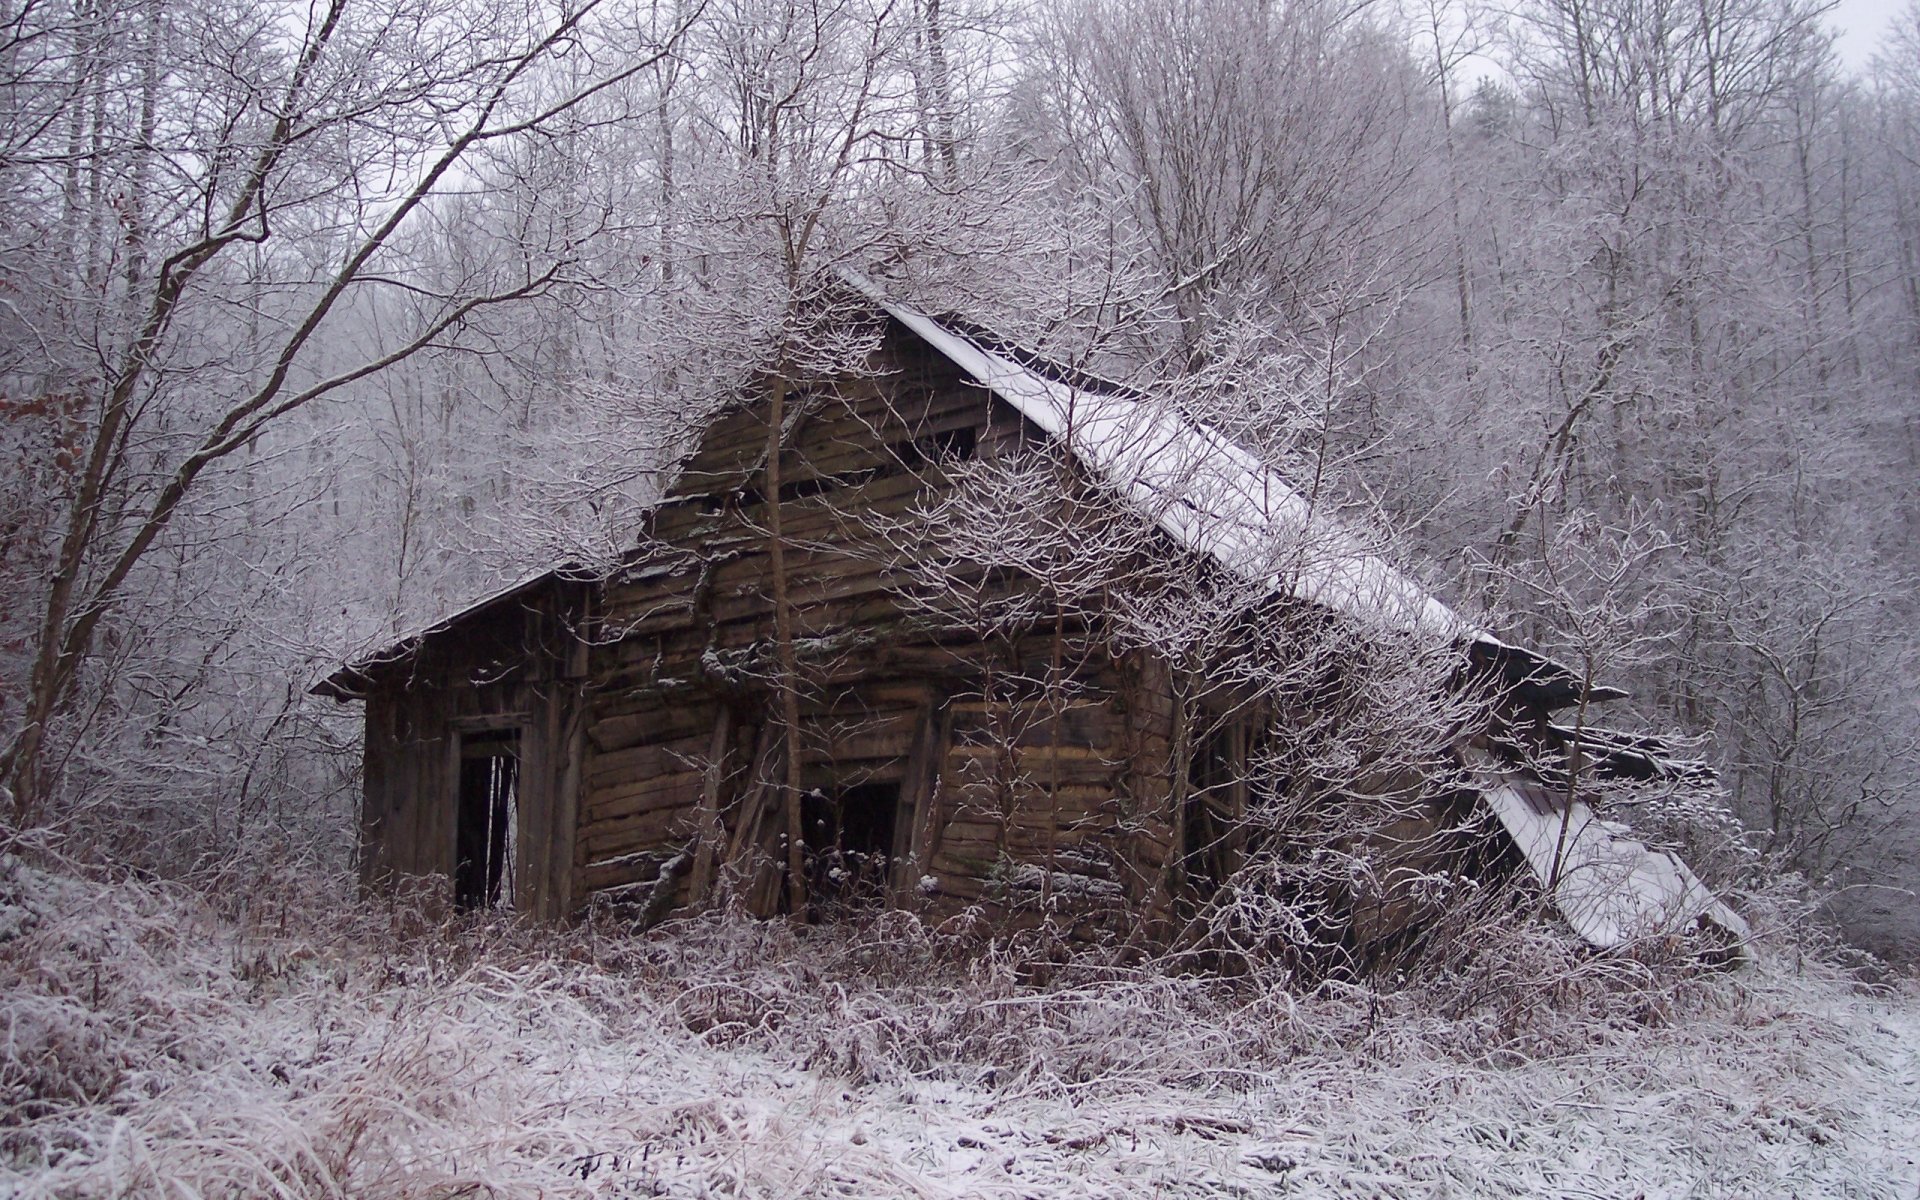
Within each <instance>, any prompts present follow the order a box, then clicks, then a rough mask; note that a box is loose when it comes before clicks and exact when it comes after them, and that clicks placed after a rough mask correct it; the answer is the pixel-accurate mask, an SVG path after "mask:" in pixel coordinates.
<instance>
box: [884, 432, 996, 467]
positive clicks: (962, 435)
mask: <svg viewBox="0 0 1920 1200" xmlns="http://www.w3.org/2000/svg"><path fill="white" fill-rule="evenodd" d="M978 443H979V431H978V430H976V429H975V428H974V427H973V426H971V425H963V426H961V427H960V428H959V429H948V430H943V431H942V432H940V433H930V434H927V435H926V436H925V437H917V438H913V439H911V440H909V441H904V442H895V443H894V444H893V445H892V446H891V447H890V449H891V450H892V451H893V456H894V457H895V458H897V459H899V460H900V465H901V466H903V467H905V468H906V469H907V470H909V471H911V470H914V469H915V468H917V467H923V466H926V465H927V464H929V463H932V464H935V465H940V464H944V463H956V462H965V461H966V460H967V459H969V458H972V457H973V453H974V450H975V449H976V448H977V446H978Z"/></svg>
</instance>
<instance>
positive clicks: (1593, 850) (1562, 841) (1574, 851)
mask: <svg viewBox="0 0 1920 1200" xmlns="http://www.w3.org/2000/svg"><path fill="white" fill-rule="evenodd" d="M1480 793H1481V796H1482V797H1483V798H1484V799H1485V800H1486V803H1487V807H1488V808H1490V809H1491V810H1492V811H1493V814H1494V815H1495V816H1496V817H1498V818H1499V819H1500V824H1501V825H1502V826H1504V827H1505V829H1506V831H1507V833H1508V835H1509V836H1511V837H1512V838H1513V841H1514V844H1515V845H1516V846H1518V847H1519V848H1520V852H1521V854H1522V855H1524V856H1525V857H1526V860H1527V865H1528V866H1530V867H1532V868H1533V873H1534V874H1535V875H1536V876H1538V877H1539V879H1540V882H1541V883H1542V884H1543V885H1544V886H1545V887H1546V888H1547V892H1548V894H1549V895H1550V896H1551V897H1552V899H1553V904H1554V907H1555V908H1557V909H1558V910H1559V911H1560V914H1561V916H1563V917H1565V918H1566V921H1567V924H1568V925H1570V926H1572V927H1573V930H1574V932H1575V933H1578V934H1579V935H1580V936H1581V937H1583V938H1585V939H1586V940H1587V941H1588V942H1589V943H1591V944H1592V945H1594V946H1598V947H1600V948H1602V949H1608V950H1611V949H1614V948H1616V947H1619V946H1625V945H1628V944H1630V943H1633V942H1638V941H1643V940H1646V939H1651V938H1661V937H1667V936H1671V935H1674V934H1678V933H1681V932H1684V931H1685V930H1686V929H1688V928H1689V927H1691V926H1693V925H1695V924H1696V923H1698V922H1699V921H1701V920H1703V919H1704V920H1706V921H1708V922H1710V923H1712V924H1713V925H1717V926H1719V927H1720V928H1721V929H1722V930H1724V931H1725V932H1726V933H1728V934H1730V935H1731V936H1732V937H1733V938H1734V939H1735V941H1736V942H1737V943H1742V944H1744V943H1745V941H1746V940H1747V937H1748V930H1747V923H1746V922H1745V921H1744V920H1742V919H1741V917H1740V915H1739V914H1738V913H1736V912H1734V911H1733V910H1732V909H1730V908H1728V907H1727V906H1726V905H1725V904H1723V903H1722V902H1721V901H1720V899H1719V898H1718V897H1716V896H1715V895H1714V894H1713V892H1712V891H1711V890H1709V889H1708V887H1707V886H1706V885H1705V884H1704V883H1701V882H1700V879H1699V877H1698V876H1696V875H1695V874H1694V873H1693V872H1692V871H1691V870H1689V869H1688V868H1687V865H1686V864H1685V863H1683V862H1681V861H1680V860H1679V858H1677V857H1676V856H1674V855H1673V854H1671V853H1669V852H1668V851H1665V850H1656V849H1653V848H1652V847H1650V846H1648V845H1646V844H1645V843H1643V842H1640V841H1637V840H1636V839H1634V838H1633V837H1632V836H1630V834H1629V833H1628V831H1627V829H1626V828H1625V827H1624V826H1622V825H1619V824H1616V823H1614V822H1612V821H1606V820H1602V819H1601V817H1600V816H1599V814H1597V813H1595V812H1594V811H1593V809H1591V808H1589V807H1588V806H1587V805H1586V804H1585V803H1583V802H1582V801H1579V800H1574V801H1572V802H1568V801H1567V799H1566V798H1565V797H1564V796H1557V795H1554V794H1553V793H1551V792H1549V791H1548V790H1547V789H1545V788H1543V787H1541V786H1540V785H1539V784H1537V783H1534V782H1532V781H1531V780H1528V779H1524V778H1522V777H1519V776H1517V775H1515V774H1513V773H1511V772H1509V771H1505V770H1501V769H1498V768H1491V769H1483V770H1482V772H1481V780H1480Z"/></svg>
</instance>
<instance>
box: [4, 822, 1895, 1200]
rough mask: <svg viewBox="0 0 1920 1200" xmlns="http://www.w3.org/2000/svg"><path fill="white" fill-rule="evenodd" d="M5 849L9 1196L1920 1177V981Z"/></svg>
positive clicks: (1779, 964)
mask: <svg viewBox="0 0 1920 1200" xmlns="http://www.w3.org/2000/svg"><path fill="white" fill-rule="evenodd" d="M222 894H224V895H229V896H236V895H237V896H243V897H245V898H246V900H245V902H244V904H236V905H235V906H234V910H233V911H219V910H217V909H216V908H215V907H213V906H212V905H210V904H209V903H208V902H207V901H206V900H205V899H204V898H203V893H201V892H197V891H191V890H187V889H184V888H180V887H175V886H163V885H157V884H151V883H139V882H134V881H121V882H117V883H103V882H98V881H91V880H86V879H81V878H78V877H76V876H75V875H73V874H71V873H66V874H62V873H55V872H51V871H47V870H42V869H36V868H34V867H30V866H28V865H26V864H25V863H23V862H21V861H20V860H18V859H14V858H8V859H0V988H3V989H4V990H3V992H0V1028H4V1030H5V1042H4V1046H3V1047H0V1191H11V1192H13V1193H16V1194H19V1195H22V1196H103V1197H104V1196H154V1197H160V1196H168V1197H173V1196H256V1195H277V1196H301V1197H305V1196H353V1197H412V1196H419V1197H427V1196H435V1197H446V1196H454V1195H483V1196H484V1195H493V1196H535V1195H540V1196H571V1195H579V1196H679V1197H700V1196H728V1197H748V1196H764V1197H770V1198H771V1197H782V1198H784V1197H796V1196H968V1197H974V1196H980V1197H994V1196H1006V1197H1015V1196H1020V1197H1067V1196H1079V1197H1093V1196H1137V1195H1160V1196H1191V1197H1202V1196H1205V1197H1228V1196H1249V1195H1269V1194H1276V1193H1280V1192H1285V1193H1286V1194H1299V1195H1308V1196H1315V1195H1324V1196H1404V1197H1416V1196H1417V1197H1428V1196H1440V1195H1451V1196H1480V1195H1492V1196H1501V1195H1505V1196H1632V1195H1635V1194H1644V1195H1646V1196H1649V1197H1651V1196H1713V1195H1729V1196H1732V1195H1741V1196H1747V1195H1752V1196H1783V1195H1785V1196H1793V1195H1801V1196H1863V1197H1864V1196H1873V1197H1880V1196H1886V1197H1894V1196H1900V1197H1911V1196H1912V1195H1913V1194H1914V1192H1915V1189H1916V1187H1917V1186H1920V1166H1916V1162H1915V1152H1914V1150H1913V1149H1912V1147H1914V1146H1916V1145H1920V1079H1916V1070H1917V1069H1920V1068H1917V1066H1916V1060H1915V1049H1916V1047H1917V1046H1920V1015H1917V1014H1920V998H1917V997H1916V995H1915V994H1914V992H1913V991H1912V990H1910V989H1907V990H1892V991H1888V990H1884V989H1883V990H1882V991H1881V992H1879V993H1877V994H1868V993H1864V992H1861V991H1859V990H1857V989H1855V988H1852V987H1850V986H1849V985H1848V984H1847V983H1846V982H1845V981H1844V980H1843V979H1841V978H1840V977H1839V976H1838V974H1837V973H1835V972H1832V971H1829V970H1826V969H1821V968H1812V967H1805V968H1804V969H1802V970H1799V971H1795V970H1792V969H1790V967H1791V965H1792V964H1790V963H1787V962H1784V961H1782V960H1783V959H1784V957H1785V956H1784V955H1783V954H1782V953H1780V952H1778V951H1777V950H1776V951H1771V952H1770V951H1768V950H1766V949H1765V948H1763V950H1762V954H1761V962H1760V964H1759V966H1758V967H1757V968H1755V969H1754V970H1751V971H1748V972H1746V973H1744V974H1742V975H1741V976H1739V977H1729V976H1723V975H1691V976H1690V975H1688V974H1687V973H1685V972H1680V971H1675V970H1673V969H1672V968H1670V967H1667V968H1659V967H1650V966H1646V965H1642V964H1633V963H1620V962H1595V961H1594V960H1592V959H1587V958H1585V957H1584V956H1581V955H1578V954H1575V953H1573V952H1572V951H1570V950H1569V948H1568V947H1567V946H1566V945H1565V944H1564V943H1562V942H1560V941H1559V940H1558V939H1557V938H1555V937H1553V936H1552V935H1551V934H1550V933H1549V932H1547V931H1544V930H1542V929H1540V928H1539V927H1537V926H1527V925H1520V924H1516V925H1513V926H1511V927H1506V928H1502V929H1499V930H1495V931H1492V932H1491V933H1490V934H1489V937H1490V938H1498V939H1501V940H1500V941H1498V942H1497V943H1495V942H1490V943H1489V945H1488V946H1487V947H1486V949H1485V951H1484V952H1483V953H1481V954H1479V955H1477V956H1475V957H1474V958H1472V959H1471V960H1469V961H1468V963H1467V965H1465V966H1463V967H1461V968H1459V969H1457V970H1455V971H1452V972H1450V973H1448V974H1446V975H1444V976H1441V977H1436V978H1432V979H1427V980H1423V981H1420V982H1417V983H1414V984H1407V985H1404V986H1401V987H1399V988H1398V989H1397V990H1391V991H1381V990H1377V989H1372V988H1360V987H1355V986H1350V985H1348V986H1342V985H1326V986H1323V987H1321V988H1319V989H1317V990H1315V991H1313V992H1311V993H1308V994H1304V995H1292V994H1289V993H1288V992H1286V991H1284V990H1280V989H1274V988H1261V987H1256V986H1253V985H1251V984H1248V983H1245V982H1242V983H1239V984H1232V985H1229V984H1223V983H1220V982H1218V981H1210V980H1207V979H1205V978H1202V977H1198V976H1192V977H1187V976H1177V975H1170V974H1166V973H1163V972H1159V971H1154V970H1150V969H1136V970H1122V969H1119V968H1115V967H1112V966H1110V965H1109V966H1098V965H1095V964H1087V963H1079V964H1074V963H1069V964H1068V965H1067V966H1065V967H1063V968H1062V969H1060V970H1058V971H1056V972H1055V973H1054V975H1053V978H1052V979H1051V980H1050V981H1049V982H1048V983H1046V984H1045V985H1044V986H1035V985H1031V984H1023V983H1022V982H1020V978H1021V971H1020V969H1019V968H1020V967H1021V965H1022V963H1023V962H1024V961H1025V959H1026V954H1025V952H1023V951H1021V950H1019V949H1017V948H1007V947H1000V948H995V947H992V946H987V947H984V948H983V947H980V946H974V945H967V944H963V943H959V942H956V941H954V940H953V939H950V938H943V937H937V936H934V935H932V934H929V933H927V932H925V931H924V930H922V929H921V928H920V927H919V926H917V925H916V924H914V923H913V922H912V921H910V920H908V919H906V918H903V917H898V916H895V917H891V918H886V919H881V920H877V921H875V922H872V923H869V924H867V925H865V926H862V927H859V928H855V929H847V930H841V931H837V932H834V933H830V934H822V933H820V932H818V931H794V930H791V929H788V928H786V927H784V926H779V925H761V924H754V923H751V922H745V921H741V920H737V919H733V918H729V917H726V916H724V915H722V916H713V917H708V918H703V919H700V920H696V921H690V922H684V923H681V924H679V925H677V926H673V927H670V928H668V929H666V930H663V931H656V932H655V933H654V934H652V935H649V936H647V937H645V938H632V937H627V936H625V935H621V934H616V933H611V932H609V931H607V930H605V929H594V928H586V929H580V930H575V931H571V932H568V933H565V934H556V933H554V932H552V931H534V930H527V929H521V928H516V927H514V926H513V925H511V924H509V923H504V922H493V923H472V924H466V925H462V926H444V927H443V926H434V925H430V924H426V923H423V922H420V921H418V920H417V919H416V918H414V917H412V916H411V915H410V914H409V913H407V912H406V911H405V910H401V909H385V910H382V909H376V908H372V907H368V906H354V905H346V904H343V903H342V901H341V900H340V896H339V890H338V889H335V888H330V887H327V886H324V883H323V881H316V880H314V879H313V878H311V877H310V876H307V875H303V874H300V873H298V872H291V873H282V874H281V876H280V877H279V878H278V879H277V880H274V881H272V882H271V883H270V882H268V881H267V879H265V878H264V877H263V878H258V879H252V880H246V879H240V880H232V881H229V885H228V887H227V888H226V889H225V890H224V891H223V892H222Z"/></svg>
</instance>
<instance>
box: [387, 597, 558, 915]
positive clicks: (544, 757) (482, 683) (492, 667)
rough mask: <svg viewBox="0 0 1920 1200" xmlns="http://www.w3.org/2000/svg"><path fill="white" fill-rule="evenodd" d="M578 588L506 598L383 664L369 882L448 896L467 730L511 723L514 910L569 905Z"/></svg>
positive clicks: (551, 910) (548, 911)
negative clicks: (421, 887) (413, 882)
mask: <svg viewBox="0 0 1920 1200" xmlns="http://www.w3.org/2000/svg"><path fill="white" fill-rule="evenodd" d="M581 591H582V589H579V588H572V587H564V586H558V585H556V586H555V587H553V588H550V589H542V590H540V591H537V592H534V593H531V594H528V595H525V596H518V597H514V598H511V599H509V600H506V601H503V602H501V603H500V604H499V605H497V606H495V607H494V608H493V609H492V610H489V611H483V612H480V613H476V614H472V615H471V616H470V617H469V618H468V619H467V620H466V621H464V622H463V623H462V625H461V627H460V628H459V629H458V630H457V631H454V632H455V634H456V635H455V636H445V637H429V638H427V639H425V641H424V642H423V643H422V645H421V647H420V649H419V651H418V652H417V654H416V655H415V656H414V657H412V658H410V659H408V660H406V661H404V662H401V663H396V664H392V665H391V666H390V667H388V668H386V669H382V670H379V671H377V672H376V673H375V680H374V686H373V687H372V689H371V690H370V692H369V694H368V696H367V710H366V719H367V728H366V786H365V793H364V797H363V800H362V805H361V828H360V836H361V845H360V870H361V876H362V880H363V882H364V883H366V884H367V885H369V886H371V887H387V886H391V885H392V884H394V883H395V882H397V881H399V880H401V879H404V878H407V877H419V878H423V879H425V880H426V881H427V886H428V887H429V888H430V889H431V891H432V892H433V894H435V895H437V896H438V897H439V898H440V899H441V900H442V901H443V902H450V901H451V898H452V875H453V868H454V856H455V855H454V836H455V828H454V821H455V814H456V810H457V805H456V803H455V791H456V789H457V787H458V784H459V770H460V766H459V756H460V740H461V738H462V737H463V736H465V735H468V734H472V733H480V732H490V731H501V730H511V731H514V732H516V733H518V734H519V743H518V749H519V756H520V766H519V776H518V805H519V812H518V841H517V844H516V880H515V897H514V900H515V907H516V908H518V909H520V910H521V911H527V912H532V913H535V914H538V915H540V916H545V917H559V916H564V915H565V914H566V913H567V912H568V911H570V909H571V906H572V894H571V892H572V886H573V882H574V881H573V870H572V864H573V856H574V852H573V829H574V819H575V818H574V812H573V808H574V797H575V796H577V794H578V790H579V788H578V764H579V762H580V757H581V756H580V752H579V742H580V740H581V729H580V717H581V713H582V711H583V706H582V703H581V699H582V693H583V687H582V684H583V680H582V679H581V678H580V675H581V673H582V671H583V670H584V667H585V661H584V658H583V657H582V656H581V655H580V654H578V653H577V651H576V650H575V646H576V644H577V643H576V642H575V639H574V638H573V636H572V632H571V630H572V625H573V623H574V622H575V621H576V620H577V619H578V615H579V614H578V606H579V604H580V602H581V599H580V594H581Z"/></svg>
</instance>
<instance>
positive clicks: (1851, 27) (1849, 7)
mask: <svg viewBox="0 0 1920 1200" xmlns="http://www.w3.org/2000/svg"><path fill="white" fill-rule="evenodd" d="M1906 5H1907V0H1839V3H1837V4H1836V5H1834V7H1833V10H1832V11H1831V12H1829V13H1828V14H1827V24H1828V25H1830V26H1832V27H1833V29H1835V30H1836V31H1837V32H1838V33H1839V34H1840V38H1839V41H1838V42H1837V43H1836V44H1835V46H1834V49H1835V50H1836V51H1838V52H1839V55H1840V62H1841V64H1842V65H1844V66H1845V67H1846V68H1847V69H1848V70H1850V71H1853V72H1855V73H1857V74H1865V72H1866V69H1867V63H1868V62H1869V61H1870V60H1871V59H1872V58H1873V56H1874V55H1875V54H1878V53H1880V50H1881V48H1882V45H1883V44H1884V41H1885V38H1886V34H1887V30H1888V28H1889V27H1890V26H1891V25H1892V24H1893V19H1894V17H1895V16H1896V15H1897V14H1898V13H1900V12H1901V10H1903V9H1904V8H1905V7H1906ZM1456 70H1457V71H1458V78H1460V79H1463V80H1465V81H1466V82H1467V87H1468V89H1469V90H1470V89H1471V88H1472V87H1473V86H1474V85H1475V84H1476V83H1478V82H1479V80H1480V79H1481V78H1483V77H1485V78H1492V79H1505V78H1506V77H1507V76H1506V73H1505V72H1504V71H1502V70H1501V69H1500V68H1499V67H1498V66H1496V65H1495V64H1494V62H1493V60H1492V59H1491V58H1487V57H1483V56H1481V55H1478V54H1473V55H1468V56H1467V57H1465V58H1463V59H1461V60H1460V62H1459V65H1458V66H1457V68H1456Z"/></svg>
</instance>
